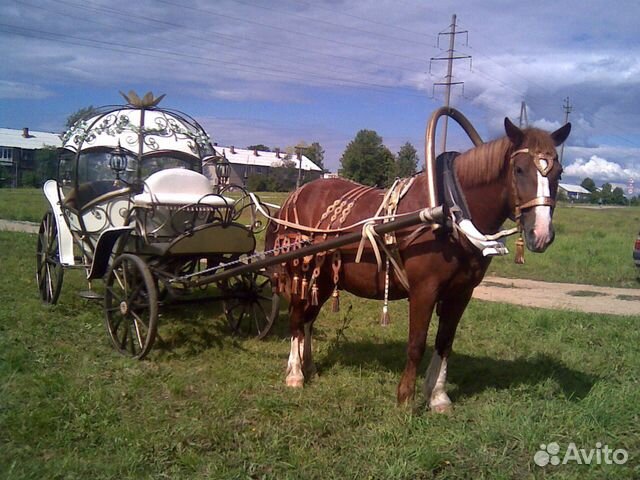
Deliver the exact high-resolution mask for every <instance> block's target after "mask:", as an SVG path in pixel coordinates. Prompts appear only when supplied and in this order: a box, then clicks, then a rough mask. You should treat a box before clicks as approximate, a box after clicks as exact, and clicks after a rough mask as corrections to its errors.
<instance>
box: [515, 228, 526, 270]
mask: <svg viewBox="0 0 640 480" xmlns="http://www.w3.org/2000/svg"><path fill="white" fill-rule="evenodd" d="M514 262H515V263H516V264H518V265H523V264H524V240H523V238H522V233H520V235H519V236H518V238H517V239H516V256H515V259H514Z"/></svg>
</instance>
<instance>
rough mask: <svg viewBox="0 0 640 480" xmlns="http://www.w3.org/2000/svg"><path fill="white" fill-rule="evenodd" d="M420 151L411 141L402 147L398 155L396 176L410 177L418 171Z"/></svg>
mask: <svg viewBox="0 0 640 480" xmlns="http://www.w3.org/2000/svg"><path fill="white" fill-rule="evenodd" d="M418 160H419V159H418V152H417V151H416V149H415V147H414V146H413V145H411V143H410V142H407V143H405V144H404V145H403V146H402V147H400V151H399V152H398V156H397V157H396V176H397V177H400V178H405V177H410V176H412V175H414V174H415V173H416V169H417V167H418Z"/></svg>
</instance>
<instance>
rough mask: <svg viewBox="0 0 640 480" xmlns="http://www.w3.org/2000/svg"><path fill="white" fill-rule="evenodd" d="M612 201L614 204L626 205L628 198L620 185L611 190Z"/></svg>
mask: <svg viewBox="0 0 640 480" xmlns="http://www.w3.org/2000/svg"><path fill="white" fill-rule="evenodd" d="M611 203H613V204H614V205H626V204H627V199H626V198H625V196H624V190H623V189H622V188H620V187H616V188H614V189H613V192H611Z"/></svg>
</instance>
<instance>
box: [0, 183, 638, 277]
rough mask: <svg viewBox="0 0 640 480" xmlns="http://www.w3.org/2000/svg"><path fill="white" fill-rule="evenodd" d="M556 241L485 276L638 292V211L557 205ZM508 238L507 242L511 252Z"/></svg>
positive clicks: (38, 211)
mask: <svg viewBox="0 0 640 480" xmlns="http://www.w3.org/2000/svg"><path fill="white" fill-rule="evenodd" d="M259 195H260V198H262V199H263V201H266V202H272V203H276V204H281V203H282V201H283V200H284V198H285V196H286V194H283V193H261V194H259ZM46 209H47V204H46V201H45V199H44V196H43V195H42V192H40V191H39V190H36V189H17V190H16V189H0V218H4V219H10V220H26V221H32V222H39V221H40V219H41V218H42V215H43V214H44V212H45V211H46ZM554 225H555V228H556V240H555V242H554V244H553V245H552V246H551V247H550V248H549V250H548V251H547V252H546V253H544V254H543V255H539V254H532V253H529V252H527V255H526V264H525V265H515V264H514V263H513V254H512V255H509V256H507V257H502V258H496V259H494V260H493V262H492V264H491V268H490V271H489V274H491V275H498V276H504V277H519V278H530V279H534V280H547V281H555V282H569V283H588V284H593V285H604V286H615V287H627V288H638V287H640V283H638V273H637V269H636V268H635V266H634V264H633V260H632V258H631V252H632V248H633V243H634V240H635V238H636V235H637V233H638V231H639V230H640V207H628V208H602V209H599V208H595V209H594V208H583V207H578V206H570V205H559V206H558V208H557V209H556V213H555V216H554ZM513 241H514V240H513V238H511V239H510V240H509V242H508V244H509V245H510V246H511V251H512V252H513V251H514V249H513Z"/></svg>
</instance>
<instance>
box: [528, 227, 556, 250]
mask: <svg viewBox="0 0 640 480" xmlns="http://www.w3.org/2000/svg"><path fill="white" fill-rule="evenodd" d="M524 236H525V242H526V245H527V248H528V249H529V250H530V251H532V252H535V253H542V252H544V251H545V250H546V249H547V247H549V245H551V244H552V243H553V240H554V239H555V236H556V233H555V230H554V228H553V225H549V226H548V228H546V229H544V230H542V231H541V230H539V229H536V228H535V227H533V228H529V229H525V235H524Z"/></svg>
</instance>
